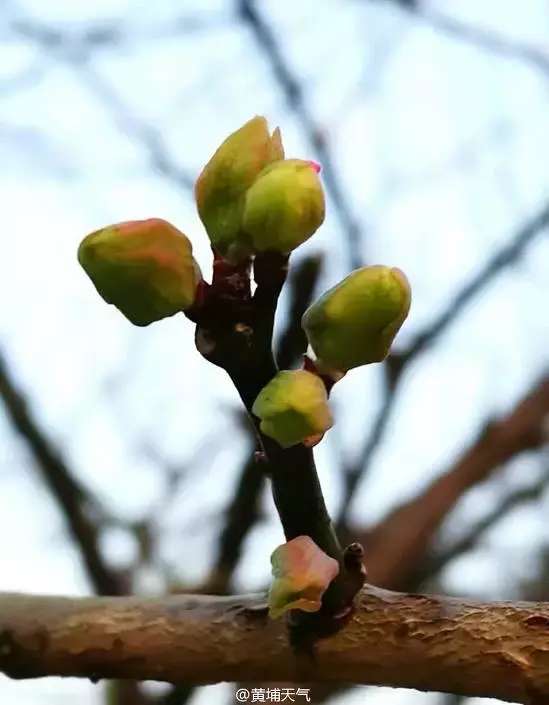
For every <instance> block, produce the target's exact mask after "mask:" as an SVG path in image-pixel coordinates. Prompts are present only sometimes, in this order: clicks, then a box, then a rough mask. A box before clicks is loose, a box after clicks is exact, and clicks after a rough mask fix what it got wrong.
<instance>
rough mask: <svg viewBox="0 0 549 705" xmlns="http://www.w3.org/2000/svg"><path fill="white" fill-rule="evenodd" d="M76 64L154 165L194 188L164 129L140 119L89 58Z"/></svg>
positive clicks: (174, 180)
mask: <svg viewBox="0 0 549 705" xmlns="http://www.w3.org/2000/svg"><path fill="white" fill-rule="evenodd" d="M75 68H78V70H79V72H80V74H81V76H82V79H83V80H84V82H85V84H86V85H87V87H88V88H89V89H90V91H91V92H92V93H93V94H94V95H95V96H96V98H97V99H98V100H99V101H100V102H101V103H102V105H103V106H105V108H107V109H108V110H109V111H110V113H111V115H112V116H113V118H114V119H115V120H116V122H117V124H118V126H119V127H120V129H121V130H122V132H124V133H125V134H127V135H128V136H130V137H133V138H134V139H135V140H136V141H137V142H138V143H140V144H141V146H142V147H143V148H144V149H145V151H146V152H147V154H148V156H149V161H150V163H151V166H152V168H153V169H154V170H155V171H157V172H158V173H159V174H161V175H162V176H163V177H165V178H166V179H168V180H169V181H171V182H172V183H173V184H175V185H176V186H179V187H180V188H181V189H183V190H185V191H189V190H192V188H193V186H194V178H193V176H192V175H191V174H190V173H188V172H186V171H185V170H183V169H182V168H181V167H180V166H179V165H178V164H177V163H176V162H175V161H174V159H173V157H172V156H171V151H170V149H169V147H168V146H167V145H166V143H165V141H164V138H163V137H162V134H161V132H160V131H159V130H157V129H156V128H155V127H153V126H152V125H149V124H147V123H146V122H145V121H143V120H141V119H139V118H138V117H137V116H136V115H135V113H134V112H133V111H132V110H131V109H130V108H128V106H126V105H125V104H124V102H123V101H122V99H121V98H120V96H119V95H118V93H117V92H116V90H115V89H114V88H113V86H112V85H111V84H110V83H109V82H108V81H107V80H106V79H105V78H103V76H101V74H100V73H99V72H97V71H95V70H94V69H93V68H92V66H91V64H90V63H89V62H87V61H84V62H82V63H79V64H75Z"/></svg>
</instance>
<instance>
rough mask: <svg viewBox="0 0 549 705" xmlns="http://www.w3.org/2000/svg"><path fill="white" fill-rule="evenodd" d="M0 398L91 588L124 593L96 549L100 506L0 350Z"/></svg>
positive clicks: (119, 580) (101, 517)
mask: <svg viewBox="0 0 549 705" xmlns="http://www.w3.org/2000/svg"><path fill="white" fill-rule="evenodd" d="M0 398H1V399H2V401H3V403H4V407H5V411H6V415H7V418H8V420H9V421H10V422H11V424H12V425H13V427H14V429H15V430H16V431H17V432H18V433H19V435H20V436H21V438H22V440H23V441H24V443H25V444H26V446H27V448H28V449H29V450H30V452H31V454H32V456H33V458H34V461H35V464H36V468H37V470H38V471H39V473H40V475H41V477H42V480H43V481H44V483H45V485H46V487H48V489H49V490H50V492H51V494H52V496H53V498H54V499H55V501H56V503H57V505H58V507H59V509H60V510H61V513H62V515H63V518H64V520H65V523H66V524H67V526H68V528H69V531H70V534H71V536H72V538H73V540H74V542H75V543H76V545H77V546H78V548H79V551H80V556H81V559H82V561H83V563H84V566H85V568H86V572H87V575H88V579H89V581H90V583H91V584H92V585H93V587H94V590H95V591H96V592H97V593H98V594H100V595H119V594H124V593H125V592H126V587H125V585H124V581H123V579H122V576H121V575H119V574H118V573H117V572H116V571H115V570H114V569H113V568H111V567H109V566H108V565H107V563H106V561H105V560H104V558H103V556H102V555H101V551H100V548H99V532H100V529H101V526H102V524H103V523H105V521H106V517H105V515H104V512H103V509H102V508H100V507H99V505H98V502H97V500H96V498H95V497H92V496H91V494H90V492H89V491H88V490H87V489H86V488H84V487H83V486H82V485H81V484H80V483H79V482H78V480H77V479H76V478H75V477H74V476H73V473H72V472H71V470H70V469H69V467H68V466H67V464H66V461H65V459H64V458H63V456H62V455H61V453H60V451H59V449H58V448H56V447H55V445H54V444H53V442H52V441H51V440H50V439H49V438H48V437H47V436H46V434H45V433H44V431H43V430H42V429H41V428H40V425H39V423H38V421H37V420H36V418H35V417H34V415H33V413H32V411H31V410H30V409H29V407H28V405H27V403H26V401H25V398H24V397H23V395H22V393H21V392H20V391H19V390H18V389H17V387H16V385H15V382H14V381H13V379H12V378H11V376H10V373H9V371H8V367H7V365H6V363H5V362H4V359H3V357H2V356H1V353H0Z"/></svg>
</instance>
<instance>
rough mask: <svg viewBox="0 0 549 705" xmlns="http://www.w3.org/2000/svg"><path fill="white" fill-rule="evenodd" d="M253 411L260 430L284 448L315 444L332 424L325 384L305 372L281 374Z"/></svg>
mask: <svg viewBox="0 0 549 705" xmlns="http://www.w3.org/2000/svg"><path fill="white" fill-rule="evenodd" d="M252 412H253V413H254V414H255V415H256V416H257V417H258V418H259V419H260V420H261V424H260V428H261V431H262V432H263V433H264V434H265V435H266V436H269V438H274V440H275V441H276V442H277V443H278V444H279V445H281V446H282V447H283V448H289V447H290V446H293V445H296V444H298V443H304V444H305V445H315V444H316V443H318V442H319V441H320V440H321V438H322V436H323V435H324V433H325V432H326V431H327V430H328V429H329V428H331V427H332V425H333V419H332V414H331V412H330V408H329V406H328V397H327V394H326V388H325V386H324V382H323V381H322V380H321V379H320V377H318V376H317V375H315V374H313V373H312V372H307V371H306V370H284V371H282V372H279V373H278V374H277V375H276V376H275V377H273V379H272V380H271V381H270V382H269V383H268V384H267V385H266V386H265V387H263V389H262V390H261V392H260V393H259V394H258V396H257V399H256V400H255V402H254V405H253V407H252Z"/></svg>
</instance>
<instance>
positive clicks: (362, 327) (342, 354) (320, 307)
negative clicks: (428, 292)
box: [302, 265, 411, 372]
mask: <svg viewBox="0 0 549 705" xmlns="http://www.w3.org/2000/svg"><path fill="white" fill-rule="evenodd" d="M410 302H411V292H410V285H409V284H408V280H407V279H406V276H405V275H404V273H403V272H401V271H400V269H396V268H391V267H384V266H381V265H376V266H372V267H362V268H361V269H357V270H355V271H354V272H352V273H351V274H349V276H348V277H346V278H345V279H343V281H341V282H340V283H339V284H337V285H336V286H334V287H333V288H332V289H330V290H329V291H327V292H326V293H325V294H324V295H323V296H321V297H320V299H318V301H316V302H315V303H314V304H313V305H312V306H310V308H309V309H308V310H307V311H305V314H304V315H303V318H302V326H303V329H304V330H305V333H306V334H307V338H308V340H309V343H310V345H311V347H312V348H313V350H314V353H315V355H316V356H317V367H318V368H319V369H321V370H325V371H331V372H347V370H350V369H352V368H353V367H360V366H361V365H367V364H369V363H371V362H380V361H381V360H383V359H384V358H385V357H386V355H387V354H388V353H389V349H390V347H391V344H392V342H393V339H394V337H395V336H396V334H397V333H398V331H399V329H400V327H401V325H402V324H403V323H404V320H405V319H406V316H407V315H408V311H409V310H410Z"/></svg>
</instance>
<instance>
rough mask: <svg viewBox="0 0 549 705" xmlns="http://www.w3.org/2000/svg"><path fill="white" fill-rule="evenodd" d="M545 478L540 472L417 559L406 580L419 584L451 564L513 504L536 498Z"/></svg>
mask: <svg viewBox="0 0 549 705" xmlns="http://www.w3.org/2000/svg"><path fill="white" fill-rule="evenodd" d="M548 481H549V478H548V477H547V476H546V475H544V476H543V477H542V478H541V479H539V480H538V481H537V482H535V483H534V484H532V485H529V486H527V487H521V488H519V489H517V490H515V491H514V492H511V493H510V494H508V495H507V496H505V497H503V499H502V500H501V501H499V502H498V503H497V504H496V505H495V506H494V507H493V509H492V510H491V511H489V512H488V513H487V514H486V515H485V516H483V517H482V518H481V519H479V520H478V521H477V522H476V523H475V524H473V525H472V526H470V527H468V529H467V532H466V533H465V534H464V535H463V536H460V537H459V538H457V539H456V540H455V541H454V542H453V543H452V544H450V545H449V546H446V547H445V548H442V549H440V550H438V551H436V552H433V553H431V554H430V555H427V556H426V557H425V559H424V560H422V561H421V562H420V564H419V565H418V566H417V568H415V569H414V571H413V574H412V575H411V576H410V577H409V578H408V580H407V581H406V582H407V583H410V584H413V585H420V584H421V583H423V582H424V581H425V580H428V579H429V578H431V577H433V576H435V575H437V574H438V573H440V571H441V570H442V569H443V568H444V567H445V566H447V565H448V563H451V562H452V561H453V560H454V558H457V557H458V556H461V555H463V554H464V553H466V552H467V551H470V550H471V549H472V548H474V546H475V545H476V544H477V543H478V541H479V539H480V538H481V537H482V536H483V534H485V533H486V531H488V529H491V528H492V527H493V526H494V525H495V524H497V523H498V522H499V521H500V520H501V519H503V518H504V517H505V516H507V514H508V513H509V512H510V511H511V510H513V509H515V507H517V506H519V505H521V504H525V503H527V502H534V501H536V500H539V499H540V497H541V496H542V495H543V493H544V492H545V490H546V489H547V484H548Z"/></svg>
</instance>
